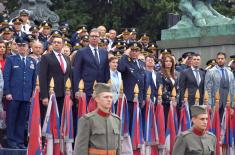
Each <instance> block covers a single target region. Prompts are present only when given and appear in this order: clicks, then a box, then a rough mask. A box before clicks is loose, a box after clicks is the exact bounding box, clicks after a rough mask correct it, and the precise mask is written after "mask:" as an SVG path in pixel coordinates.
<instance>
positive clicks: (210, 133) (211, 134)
mask: <svg viewBox="0 0 235 155" xmlns="http://www.w3.org/2000/svg"><path fill="white" fill-rule="evenodd" d="M206 133H207V134H208V135H210V136H213V137H215V135H214V134H213V133H212V132H209V131H207V132H206Z"/></svg>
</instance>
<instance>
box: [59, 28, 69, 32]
mask: <svg viewBox="0 0 235 155" xmlns="http://www.w3.org/2000/svg"><path fill="white" fill-rule="evenodd" d="M59 30H60V31H61V32H62V33H67V32H68V30H69V28H68V27H66V26H60V27H59Z"/></svg>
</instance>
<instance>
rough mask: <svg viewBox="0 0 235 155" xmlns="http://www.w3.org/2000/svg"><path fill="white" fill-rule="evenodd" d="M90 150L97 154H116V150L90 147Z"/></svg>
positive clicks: (91, 152) (90, 152)
mask: <svg viewBox="0 0 235 155" xmlns="http://www.w3.org/2000/svg"><path fill="white" fill-rule="evenodd" d="M88 152H89V154H96V155H116V150H104V149H96V148H89V150H88Z"/></svg>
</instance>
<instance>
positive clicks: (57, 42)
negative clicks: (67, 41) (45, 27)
mask: <svg viewBox="0 0 235 155" xmlns="http://www.w3.org/2000/svg"><path fill="white" fill-rule="evenodd" d="M52 46H53V52H51V53H49V54H45V55H43V56H42V57H41V61H40V62H39V64H40V69H39V81H40V97H41V99H42V103H43V105H45V106H46V105H48V100H49V89H50V86H49V84H50V81H51V78H53V79H54V84H55V87H54V91H55V95H56V100H57V104H58V109H59V114H60V116H61V113H62V109H63V103H64V96H65V83H66V81H67V79H68V78H71V63H70V59H69V57H67V56H66V55H64V54H62V53H61V52H62V48H63V46H64V41H63V39H62V36H61V35H57V36H54V37H53V38H52Z"/></svg>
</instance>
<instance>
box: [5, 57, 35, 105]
mask: <svg viewBox="0 0 235 155" xmlns="http://www.w3.org/2000/svg"><path fill="white" fill-rule="evenodd" d="M3 78H4V94H5V95H8V94H11V95H12V97H13V100H18V101H29V100H30V97H31V96H32V92H33V90H34V88H35V84H36V62H35V61H34V59H32V58H30V57H26V64H25V68H24V62H23V61H22V60H21V58H20V56H19V55H18V54H17V55H12V56H8V57H7V58H6V64H5V68H4V73H3Z"/></svg>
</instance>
